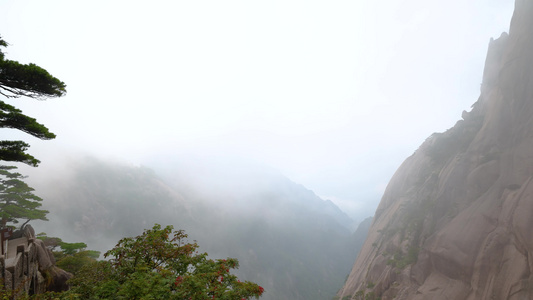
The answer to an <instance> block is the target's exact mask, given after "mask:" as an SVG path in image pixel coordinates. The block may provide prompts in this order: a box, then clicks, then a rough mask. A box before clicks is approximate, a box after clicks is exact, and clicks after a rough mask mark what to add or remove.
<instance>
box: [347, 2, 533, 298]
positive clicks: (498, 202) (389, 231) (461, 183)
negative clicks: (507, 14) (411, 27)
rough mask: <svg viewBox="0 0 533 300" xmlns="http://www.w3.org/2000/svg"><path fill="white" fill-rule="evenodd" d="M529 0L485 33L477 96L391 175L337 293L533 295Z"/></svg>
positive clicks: (532, 18)
mask: <svg viewBox="0 0 533 300" xmlns="http://www.w3.org/2000/svg"><path fill="white" fill-rule="evenodd" d="M532 181H533V1H529V0H516V2H515V12H514V15H513V18H512V21H511V27H510V31H509V34H507V33H504V34H502V35H501V37H500V38H498V39H496V40H491V42H490V45H489V50H488V53H487V59H486V64H485V70H484V73H483V83H482V86H481V96H480V98H479V100H478V101H477V102H476V103H475V104H474V105H473V108H472V111H471V112H464V113H463V120H460V121H458V122H457V124H456V125H455V126H454V127H452V128H451V129H449V130H448V131H446V132H444V133H439V134H434V135H433V136H431V137H430V138H428V139H427V140H426V141H425V142H424V143H423V144H422V145H421V146H420V148H419V149H418V150H417V151H416V152H415V154H413V155H412V156H411V157H409V158H407V159H406V160H405V162H404V163H403V164H402V165H401V166H400V168H399V169H398V171H397V172H396V173H395V174H394V176H393V178H392V179H391V181H390V183H389V185H388V187H387V189H386V191H385V194H384V196H383V198H382V200H381V203H380V205H379V207H378V209H377V211H376V215H375V218H374V220H373V222H372V225H371V228H370V230H369V233H368V237H367V239H366V241H365V244H364V245H363V248H362V250H361V252H360V253H359V256H358V257H357V260H356V262H355V264H354V266H353V268H352V271H351V274H350V276H349V277H348V279H347V281H346V283H345V285H344V287H343V288H342V289H341V290H340V291H339V293H338V294H337V296H338V298H339V299H382V300H385V299H397V300H407V299H409V300H422V299H432V300H440V299H469V300H473V299H480V300H481V299H509V300H519V299H533V263H532V262H533V259H532V256H531V253H533V238H532V235H531V228H533V184H531V183H532Z"/></svg>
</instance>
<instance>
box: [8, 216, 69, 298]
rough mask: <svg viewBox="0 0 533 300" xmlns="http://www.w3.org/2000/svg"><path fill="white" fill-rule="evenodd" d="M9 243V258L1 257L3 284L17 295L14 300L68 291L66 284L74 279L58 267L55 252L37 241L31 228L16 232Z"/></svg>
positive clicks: (27, 226) (26, 227) (28, 226)
mask: <svg viewBox="0 0 533 300" xmlns="http://www.w3.org/2000/svg"><path fill="white" fill-rule="evenodd" d="M7 242H8V245H9V246H8V251H7V255H6V256H5V255H0V282H1V284H3V288H5V289H6V290H13V291H16V293H15V294H14V295H13V297H14V298H19V297H23V296H24V295H34V294H41V293H44V292H46V291H53V292H61V291H66V290H68V289H69V286H68V284H67V281H68V280H69V279H70V278H72V276H73V275H72V274H71V273H69V272H66V271H65V270H62V269H60V268H58V267H57V266H56V265H55V263H56V262H55V258H54V255H53V253H52V251H51V250H50V249H48V247H46V245H45V244H44V242H43V241H42V240H39V239H36V237H35V231H34V230H33V228H32V227H31V226H30V225H26V226H25V227H24V229H23V230H18V231H15V232H14V233H13V235H12V237H11V238H10V239H9V240H8V241H7Z"/></svg>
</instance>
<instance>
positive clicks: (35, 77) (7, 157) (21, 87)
mask: <svg viewBox="0 0 533 300" xmlns="http://www.w3.org/2000/svg"><path fill="white" fill-rule="evenodd" d="M7 45H8V44H7V43H6V42H5V41H4V40H3V39H2V38H1V37H0V95H2V96H4V97H5V98H6V99H9V98H19V97H30V98H33V99H38V100H44V99H46V98H53V97H61V96H63V95H65V93H66V85H65V83H63V82H62V81H60V80H59V79H57V78H55V77H54V76H52V75H50V73H48V72H47V71H46V70H45V69H43V68H41V67H39V66H37V65H35V64H31V63H30V64H21V63H19V62H17V61H13V60H8V59H5V54H4V52H2V47H4V48H5V47H7ZM0 128H13V129H18V130H21V131H23V132H25V133H28V134H30V135H32V136H34V137H37V138H39V139H43V140H49V139H53V138H55V137H56V136H55V134H53V133H52V132H50V131H49V130H48V128H46V127H45V126H44V125H42V124H40V123H38V122H37V120H35V119H34V118H31V117H28V116H26V115H24V114H23V113H22V111H21V110H19V109H17V108H15V107H14V106H12V105H9V104H7V103H5V102H4V101H1V100H0ZM29 146H30V145H29V144H28V143H26V142H23V141H6V140H0V160H4V161H15V162H22V163H25V164H28V165H31V166H34V167H36V166H37V165H38V164H39V163H40V161H39V160H38V159H36V158H35V157H33V156H32V155H30V154H28V153H26V150H27V149H28V148H29Z"/></svg>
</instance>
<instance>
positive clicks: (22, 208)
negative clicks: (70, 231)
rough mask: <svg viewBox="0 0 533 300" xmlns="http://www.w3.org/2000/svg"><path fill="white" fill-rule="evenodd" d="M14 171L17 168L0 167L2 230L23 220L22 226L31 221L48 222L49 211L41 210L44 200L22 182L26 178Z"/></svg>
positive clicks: (0, 216)
mask: <svg viewBox="0 0 533 300" xmlns="http://www.w3.org/2000/svg"><path fill="white" fill-rule="evenodd" d="M14 169H16V167H13V166H0V220H1V225H0V228H5V227H6V226H7V225H8V223H11V224H17V223H19V222H20V221H22V220H25V222H24V223H23V224H22V226H24V225H25V224H26V223H28V222H29V221H31V220H48V219H47V218H46V214H47V213H48V211H46V210H42V209H39V207H41V202H42V199H41V198H40V197H38V196H36V195H35V194H33V191H34V189H33V188H31V187H30V186H28V185H27V184H26V183H25V182H24V181H22V180H21V179H23V178H24V176H22V175H21V174H20V173H15V172H12V171H11V170H14ZM22 226H21V227H22Z"/></svg>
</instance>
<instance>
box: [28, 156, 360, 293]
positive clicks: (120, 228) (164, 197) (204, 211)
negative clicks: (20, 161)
mask: <svg viewBox="0 0 533 300" xmlns="http://www.w3.org/2000/svg"><path fill="white" fill-rule="evenodd" d="M67 168H68V169H69V172H68V173H69V175H68V176H61V174H55V178H54V176H48V177H47V181H44V182H39V183H37V182H36V183H35V184H33V186H35V188H36V190H37V193H38V194H39V195H41V196H42V197H43V198H44V199H45V201H44V204H45V207H46V209H48V210H50V211H51V213H50V215H49V219H50V221H49V222H44V223H43V224H39V225H36V228H39V229H38V230H43V231H46V232H47V233H49V234H52V235H55V236H61V237H62V238H63V240H67V241H76V242H78V241H83V242H86V243H88V244H89V247H91V248H96V249H97V250H102V251H105V250H107V249H109V248H111V247H112V246H114V245H115V243H116V242H117V241H118V240H119V239H120V238H122V237H124V236H134V235H138V234H140V233H141V232H142V230H143V229H145V228H150V227H151V226H152V225H153V224H154V223H160V224H163V225H167V224H172V225H174V226H175V228H179V229H184V230H186V232H187V233H188V234H189V236H190V238H191V239H194V240H197V241H198V243H199V245H200V247H201V250H202V251H206V252H208V253H209V254H210V255H211V256H213V257H219V258H220V257H235V258H238V259H239V261H240V265H241V267H240V269H239V271H238V274H239V277H240V278H242V279H245V280H251V281H254V282H257V283H258V284H260V285H261V286H263V287H264V288H265V290H266V293H265V296H264V297H262V299H267V300H268V299H287V300H288V299H291V300H292V299H330V298H332V297H333V296H334V295H335V292H336V291H337V290H338V289H339V288H340V286H341V284H342V282H343V280H344V279H345V276H346V275H347V274H348V272H349V270H350V265H351V264H352V263H353V260H354V255H353V240H352V233H351V231H350V230H349V229H348V228H349V227H350V226H352V224H351V220H350V218H349V217H348V216H347V215H346V214H344V213H343V212H342V211H341V210H340V209H338V208H337V207H336V206H335V205H334V204H333V203H332V202H330V201H324V200H322V199H320V198H319V197H318V196H316V195H315V194H314V193H313V192H312V191H310V190H308V189H306V188H305V187H303V186H301V185H298V184H295V183H293V182H292V181H290V180H289V179H287V178H285V177H283V176H282V175H280V174H278V173H276V172H268V171H261V170H256V169H253V168H252V169H250V170H246V169H240V170H237V171H235V170H234V171H228V172H227V173H225V172H224V170H223V169H219V170H215V169H209V166H206V169H205V170H200V172H199V174H198V176H197V177H198V178H200V179H202V180H200V181H195V180H196V179H195V180H192V179H190V178H194V176H193V174H192V172H193V171H194V170H193V169H186V168H180V167H176V168H174V167H172V166H170V168H169V169H168V170H167V171H163V172H161V174H163V175H161V176H159V175H158V174H157V172H156V171H154V170H152V169H149V168H146V167H137V166H131V165H124V164H118V163H112V162H106V161H102V160H98V159H94V158H88V159H84V160H79V161H77V162H76V163H74V164H72V165H71V166H69V167H67ZM210 170H212V172H210ZM40 171H41V172H46V170H40ZM219 172H220V173H221V174H223V175H226V176H225V177H223V178H220V177H219V176H218V174H217V173H219ZM188 175H189V177H188ZM32 177H33V176H32ZM32 177H30V179H31V178H32ZM209 177H211V178H209ZM33 178H41V179H42V178H43V176H35V177H33ZM41 179H40V180H41ZM210 183H212V184H210ZM58 228H61V229H62V230H61V232H58V231H57V229H58Z"/></svg>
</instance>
